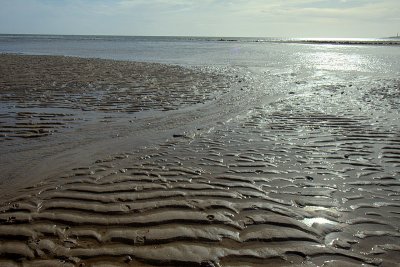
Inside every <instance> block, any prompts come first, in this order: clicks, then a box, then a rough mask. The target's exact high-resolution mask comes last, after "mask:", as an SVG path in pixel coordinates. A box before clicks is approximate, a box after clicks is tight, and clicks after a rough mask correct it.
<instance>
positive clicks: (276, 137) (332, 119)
mask: <svg viewBox="0 0 400 267" xmlns="http://www.w3.org/2000/svg"><path fill="white" fill-rule="evenodd" d="M398 84H399V81H398V80H387V81H379V82H377V83H376V84H375V85H374V86H371V84H370V81H369V86H368V87H367V86H366V85H365V84H360V85H354V84H353V85H352V87H356V86H359V87H358V88H357V89H354V90H347V91H343V93H341V92H336V90H337V87H335V86H332V87H329V86H328V87H316V88H306V89H304V90H308V91H303V92H301V93H299V94H292V95H291V96H290V97H287V98H285V99H283V100H278V101H275V102H274V103H270V104H267V105H260V106H258V107H256V108H250V109H251V110H250V111H251V112H249V113H247V115H245V116H240V117H237V118H236V119H232V120H230V121H229V122H227V123H224V124H220V125H218V126H216V127H215V128H214V129H213V130H212V131H203V132H201V133H200V134H197V135H194V136H192V137H190V138H187V137H185V136H177V137H176V138H171V139H170V140H167V141H165V142H161V143H160V145H159V146H157V147H154V148H143V149H141V150H139V151H137V152H135V153H134V154H130V153H123V154H116V155H110V156H109V157H104V159H102V160H98V161H97V162H96V163H94V164H92V165H88V166H86V167H85V168H76V169H74V170H71V171H72V172H71V173H70V174H69V175H65V177H63V178H62V179H60V177H53V178H52V179H48V180H46V181H43V182H42V183H40V184H37V185H36V186H35V187H30V188H26V189H25V190H24V191H23V193H21V194H20V195H19V196H17V197H15V198H14V199H13V200H10V201H8V202H6V203H3V205H2V208H1V213H0V241H1V242H0V265H1V266H3V265H4V266H396V264H398V262H399V261H400V253H399V252H400V232H399V229H400V180H399V176H400V161H399V158H398V155H399V154H400V135H399V132H400V131H399V130H400V129H399V128H400V123H399V118H400V116H399V114H398V113H399V111H400V110H399V105H397V103H396V102H395V101H393V100H392V99H393V97H394V96H396V94H397V93H398V91H397V90H390V88H396V86H397V88H398ZM340 88H341V87H340ZM379 88H382V90H380V89H379ZM388 88H389V89H388ZM342 89H343V88H342ZM383 89H384V90H383ZM374 94H385V95H384V97H379V98H377V97H374ZM349 98H351V99H352V100H353V101H351V102H349V101H347V100H348V99H349ZM367 111H368V112H367Z"/></svg>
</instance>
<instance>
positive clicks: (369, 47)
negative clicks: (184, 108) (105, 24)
mask: <svg viewBox="0 0 400 267" xmlns="http://www.w3.org/2000/svg"><path fill="white" fill-rule="evenodd" d="M0 53H22V54H36V55H65V56H78V57H94V58H104V59H116V60H132V61H143V62H158V63H167V64H179V65H194V66H204V65H205V66H208V65H213V66H233V67H244V68H250V69H257V70H258V71H272V72H290V73H296V74H303V75H308V74H312V73H315V72H316V71H344V72H346V73H350V74H351V73H353V72H357V73H360V72H361V73H375V74H391V75H396V74H398V73H399V72H400V41H399V40H398V39H308V40H307V39H276V38H223V39H221V38H211V37H126V36H60V35H0Z"/></svg>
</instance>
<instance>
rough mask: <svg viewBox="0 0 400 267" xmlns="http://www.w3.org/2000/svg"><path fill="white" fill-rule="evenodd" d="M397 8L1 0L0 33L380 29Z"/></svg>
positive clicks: (254, 0)
mask: <svg viewBox="0 0 400 267" xmlns="http://www.w3.org/2000/svg"><path fill="white" fill-rule="evenodd" d="M398 14H400V1H398V0H286V1H282V0H269V1H265V0H202V1H199V0H68V1H67V0H58V1H53V0H2V6H1V9H0V32H24V33H28V32H33V33H68V34H73V33H76V34H127V35H238V36H255V35H257V36H268V35H269V36H282V35H284V36H290V35H296V36H299V35H300V36H313V37H314V36H318V35H321V34H325V35H330V37H332V36H336V35H341V36H344V35H345V36H352V35H355V34H359V33H360V32H362V33H363V34H364V35H365V36H374V35H375V36H376V35H378V36H381V35H385V34H386V33H385V31H386V32H387V34H389V33H391V32H397V31H398V29H396V28H397V27H398V24H396V23H398V19H399V16H398ZM363 27H364V28H366V29H364V28H363ZM327 30H328V31H327ZM389 35H391V34H389Z"/></svg>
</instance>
